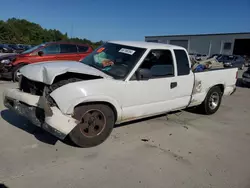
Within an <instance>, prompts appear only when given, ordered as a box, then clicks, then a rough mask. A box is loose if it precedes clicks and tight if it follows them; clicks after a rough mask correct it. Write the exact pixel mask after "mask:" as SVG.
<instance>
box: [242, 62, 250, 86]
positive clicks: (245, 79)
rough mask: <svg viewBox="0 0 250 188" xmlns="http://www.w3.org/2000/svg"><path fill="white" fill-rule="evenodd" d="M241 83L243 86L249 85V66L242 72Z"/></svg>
mask: <svg viewBox="0 0 250 188" xmlns="http://www.w3.org/2000/svg"><path fill="white" fill-rule="evenodd" d="M242 83H243V85H244V86H248V87H250V67H249V68H248V69H247V71H245V72H244V73H243V75H242Z"/></svg>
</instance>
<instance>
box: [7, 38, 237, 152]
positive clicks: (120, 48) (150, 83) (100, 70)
mask: <svg viewBox="0 0 250 188" xmlns="http://www.w3.org/2000/svg"><path fill="white" fill-rule="evenodd" d="M237 72H238V69H237V68H229V69H224V68H223V69H219V70H214V71H207V72H200V73H193V72H192V71H191V63H190V61H189V58H188V54H187V51H186V49H185V48H183V47H178V46H172V45H167V44H160V43H148V42H119V41H116V42H107V43H105V44H104V45H102V46H101V47H99V48H98V49H96V50H95V51H94V52H93V53H91V54H90V55H89V56H87V57H86V58H85V59H83V60H82V61H81V63H79V62H70V61H61V62H58V63H55V62H54V63H52V62H48V63H39V64H34V65H28V66H25V67H23V68H22V69H21V70H20V73H21V74H22V78H21V81H20V84H19V89H7V90H5V92H4V97H3V98H4V104H5V106H6V107H7V108H9V109H11V110H14V111H15V112H16V113H18V114H21V115H23V116H25V117H27V118H28V119H30V120H31V121H32V122H33V123H34V124H35V125H37V126H39V127H41V128H43V129H45V130H47V131H48V132H50V133H52V134H54V135H55V136H57V137H58V138H60V139H64V138H65V137H66V136H67V135H68V136H69V138H70V139H71V140H72V141H73V142H74V143H75V144H77V145H78V146H81V147H92V146H96V145H98V144H100V143H102V142H103V141H104V140H105V139H106V138H107V137H108V136H109V135H110V133H111V131H112V129H113V127H114V125H115V124H120V123H123V122H129V121H132V120H136V119H141V118H145V117H149V116H154V115H157V114H163V113H166V112H170V111H174V110H180V109H185V108H187V107H194V106H198V107H199V110H200V112H204V114H213V113H215V112H216V111H217V110H218V109H219V107H220V104H221V99H222V96H223V95H231V94H233V92H234V91H235V90H236V86H235V84H236V80H237Z"/></svg>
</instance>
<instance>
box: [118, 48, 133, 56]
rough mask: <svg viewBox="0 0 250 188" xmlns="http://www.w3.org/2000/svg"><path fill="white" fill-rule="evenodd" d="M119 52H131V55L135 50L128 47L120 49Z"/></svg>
mask: <svg viewBox="0 0 250 188" xmlns="http://www.w3.org/2000/svg"><path fill="white" fill-rule="evenodd" d="M119 52H120V53H124V54H129V55H133V54H134V53H135V51H134V50H130V49H126V48H122V49H120V50H119Z"/></svg>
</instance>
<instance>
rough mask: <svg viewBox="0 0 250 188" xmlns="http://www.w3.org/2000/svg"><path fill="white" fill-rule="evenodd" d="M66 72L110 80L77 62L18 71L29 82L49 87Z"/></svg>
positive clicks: (38, 66) (56, 63)
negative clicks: (32, 81)
mask: <svg viewBox="0 0 250 188" xmlns="http://www.w3.org/2000/svg"><path fill="white" fill-rule="evenodd" d="M66 72H74V73H81V74H89V75H94V76H100V77H104V78H112V77H110V76H108V75H107V74H105V73H103V72H102V71H99V70H97V69H95V68H93V67H90V66H88V65H86V64H83V63H80V62H77V61H47V62H42V63H34V64H30V65H27V66H24V67H22V68H21V69H20V73H21V74H22V75H25V77H27V78H29V79H30V80H34V81H38V82H43V83H46V84H49V85H50V84H52V83H53V81H54V79H55V77H56V76H57V75H61V74H64V73H66Z"/></svg>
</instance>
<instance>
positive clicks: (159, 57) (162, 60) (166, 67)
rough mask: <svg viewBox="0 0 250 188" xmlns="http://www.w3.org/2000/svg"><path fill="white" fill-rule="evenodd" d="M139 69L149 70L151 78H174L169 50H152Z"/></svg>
mask: <svg viewBox="0 0 250 188" xmlns="http://www.w3.org/2000/svg"><path fill="white" fill-rule="evenodd" d="M140 68H141V69H149V70H150V72H151V74H152V78H159V77H171V76H174V64H173V57H172V53H171V51H169V50H152V51H151V52H149V54H148V55H147V57H146V58H145V60H144V61H143V62H142V64H141V66H140Z"/></svg>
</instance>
